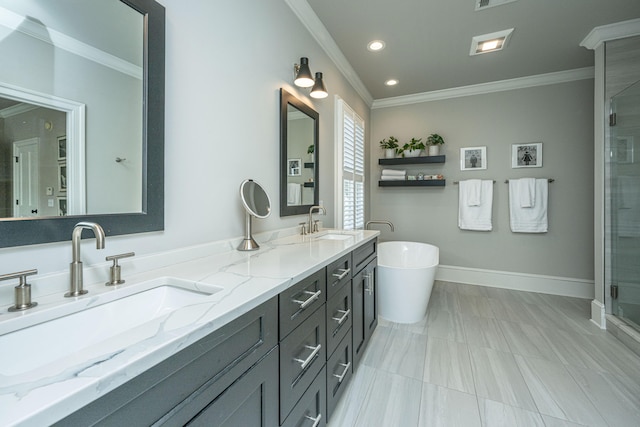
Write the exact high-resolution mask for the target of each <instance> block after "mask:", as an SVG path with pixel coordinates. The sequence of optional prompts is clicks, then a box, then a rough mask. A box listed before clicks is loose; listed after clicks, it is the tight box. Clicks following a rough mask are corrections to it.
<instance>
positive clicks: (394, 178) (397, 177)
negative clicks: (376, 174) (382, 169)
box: [380, 175, 407, 181]
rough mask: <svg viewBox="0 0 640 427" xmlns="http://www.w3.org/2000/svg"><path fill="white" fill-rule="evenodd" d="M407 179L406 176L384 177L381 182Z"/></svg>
mask: <svg viewBox="0 0 640 427" xmlns="http://www.w3.org/2000/svg"><path fill="white" fill-rule="evenodd" d="M406 179H407V177H406V176H404V175H382V176H381V177H380V181H404V180H406Z"/></svg>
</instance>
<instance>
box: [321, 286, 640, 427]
mask: <svg viewBox="0 0 640 427" xmlns="http://www.w3.org/2000/svg"><path fill="white" fill-rule="evenodd" d="M589 305H590V301H588V300H582V299H577V298H569V297H560V296H551V295H544V294H536V293H530V292H519V291H511V290H505V289H496V288H488V287H481V286H471V285H462V284H456V283H446V282H436V284H435V286H434V290H433V293H432V296H431V301H430V303H429V310H428V315H427V318H426V319H425V320H423V321H422V322H420V323H417V324H413V325H401V324H396V323H391V322H388V321H385V320H384V319H380V321H379V324H378V328H377V329H376V331H375V332H374V335H373V336H372V338H371V342H370V345H369V348H368V349H367V350H366V352H365V354H364V357H363V361H362V363H361V365H360V366H359V367H358V369H357V370H356V374H355V375H354V376H353V378H352V380H351V384H350V385H349V387H348V388H347V390H346V391H345V395H344V396H343V398H342V399H341V402H340V404H339V405H338V407H337V408H336V411H335V412H334V414H333V415H332V417H331V421H330V423H329V426H330V427H348V426H366V427H376V426H381V427H395V426H397V427H413V426H429V427H432V426H446V427H452V426H463V427H473V426H491V427H493V426H508V427H516V426H518V427H519V426H547V427H552V426H553V427H556V426H565V427H567V426H610V427H614V426H615V427H627V426H629V427H634V426H635V427H638V426H640V357H638V356H636V355H635V354H634V353H632V352H631V351H630V350H629V349H628V348H627V347H625V346H624V345H623V344H622V343H621V342H620V341H618V340H617V339H616V338H615V337H613V336H612V335H611V334H608V333H607V332H605V331H602V330H600V329H599V328H598V327H597V326H595V325H594V324H593V323H591V322H590V321H589V320H588V319H589Z"/></svg>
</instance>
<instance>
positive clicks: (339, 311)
mask: <svg viewBox="0 0 640 427" xmlns="http://www.w3.org/2000/svg"><path fill="white" fill-rule="evenodd" d="M338 313H342V317H332V319H333V320H335V321H336V322H338V325H342V323H343V322H344V321H345V320H347V318H348V317H349V315H350V314H351V309H349V310H347V311H344V310H338Z"/></svg>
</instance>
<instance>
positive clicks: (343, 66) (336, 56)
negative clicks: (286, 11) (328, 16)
mask: <svg viewBox="0 0 640 427" xmlns="http://www.w3.org/2000/svg"><path fill="white" fill-rule="evenodd" d="M285 3H287V5H288V6H289V7H290V8H291V10H292V11H293V13H294V14H295V15H296V16H297V17H298V19H299V20H300V22H302V24H303V25H304V26H305V27H306V28H307V30H308V31H309V33H311V35H312V36H313V38H314V39H315V40H316V42H318V44H319V45H320V47H322V49H323V50H324V51H325V53H326V54H327V55H328V56H329V58H330V59H331V60H332V61H333V63H334V64H335V65H336V67H337V68H338V70H339V71H340V72H341V73H342V75H343V76H344V77H345V78H346V79H347V81H348V82H349V83H351V86H353V88H354V89H355V90H356V92H358V95H360V97H362V99H363V100H364V101H365V102H366V103H367V105H368V106H371V105H372V104H373V96H371V94H370V93H369V91H368V90H367V88H366V86H365V85H364V83H362V80H360V77H358V74H356V72H355V70H354V69H353V67H352V66H351V64H350V63H349V61H348V60H347V58H346V57H345V56H344V54H343V53H342V51H341V50H340V48H339V47H338V45H337V44H336V42H335V41H334V40H333V37H331V35H330V34H329V32H328V31H327V29H326V28H325V26H324V25H323V24H322V22H321V21H320V19H319V18H318V16H317V15H316V14H315V12H314V11H313V9H311V6H309V3H307V1H306V0H285Z"/></svg>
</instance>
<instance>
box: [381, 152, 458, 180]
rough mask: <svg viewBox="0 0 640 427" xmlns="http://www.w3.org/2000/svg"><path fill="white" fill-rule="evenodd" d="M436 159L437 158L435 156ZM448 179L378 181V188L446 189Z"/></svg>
mask: <svg viewBox="0 0 640 427" xmlns="http://www.w3.org/2000/svg"><path fill="white" fill-rule="evenodd" d="M434 157H435V156H434ZM446 182H447V180H446V179H425V180H415V181H413V180H411V181H378V187H444V186H445V184H446Z"/></svg>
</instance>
